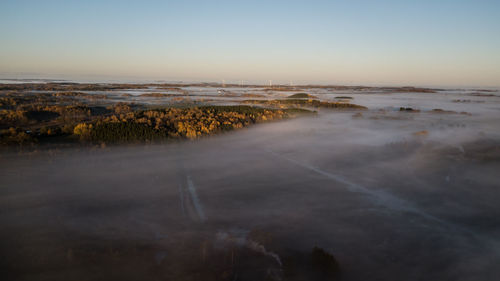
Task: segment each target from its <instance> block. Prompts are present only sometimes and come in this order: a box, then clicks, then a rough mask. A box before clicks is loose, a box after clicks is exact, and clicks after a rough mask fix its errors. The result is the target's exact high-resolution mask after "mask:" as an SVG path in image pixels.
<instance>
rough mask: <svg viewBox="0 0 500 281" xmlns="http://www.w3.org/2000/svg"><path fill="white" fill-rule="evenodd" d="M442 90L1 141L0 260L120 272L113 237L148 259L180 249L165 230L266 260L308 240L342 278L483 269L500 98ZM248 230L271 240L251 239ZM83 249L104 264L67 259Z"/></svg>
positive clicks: (176, 237)
mask: <svg viewBox="0 0 500 281" xmlns="http://www.w3.org/2000/svg"><path fill="white" fill-rule="evenodd" d="M450 95H451V94H448V95H447V94H442V95H437V96H435V98H433V97H434V96H432V94H394V95H380V97H379V98H376V97H374V96H373V95H362V94H358V95H353V96H354V101H353V102H354V103H357V104H361V105H365V106H368V107H369V108H370V110H368V111H364V112H363V113H362V114H357V115H356V112H334V111H328V110H320V112H319V114H318V116H317V117H308V118H299V119H295V120H288V121H282V122H276V123H269V124H259V125H257V126H254V127H252V128H249V129H243V130H240V131H236V132H232V133H228V134H224V135H220V136H216V137H210V138H205V139H202V140H198V141H187V142H182V143H172V144H167V145H149V146H148V145H145V146H143V145H140V146H124V147H108V148H95V149H91V150H88V149H82V148H80V149H65V150H60V151H57V152H47V151H42V152H38V153H26V154H14V153H13V154H5V155H2V158H1V160H0V165H1V169H0V185H1V191H0V223H1V225H2V228H1V230H0V241H1V242H0V243H1V249H2V250H1V251H2V259H1V261H0V262H1V265H2V267H4V268H5V269H6V271H7V272H9V273H10V274H11V276H12V278H11V279H12V280H16V279H17V280H20V279H24V278H29V279H32V280H38V279H44V278H49V279H53V280H55V279H64V278H63V277H64V276H66V277H68V276H70V277H68V278H67V279H81V278H85V279H87V280H88V279H99V278H100V277H102V276H106V277H108V278H109V277H110V276H111V277H113V276H115V277H116V278H118V277H117V276H119V277H120V278H123V276H122V275H113V274H112V273H110V272H111V271H113V272H115V271H122V272H125V273H127V274H132V273H129V272H134V269H133V268H134V263H136V261H135V260H134V261H131V262H130V263H126V262H123V261H121V263H119V264H118V265H116V264H115V263H113V262H110V261H109V260H112V257H114V256H113V255H110V254H109V253H108V252H109V251H111V252H113V251H118V252H119V251H120V248H127V246H124V245H128V244H130V243H138V244H141V243H147V245H149V246H148V247H149V248H148V250H147V251H145V253H146V254H143V255H142V256H141V258H142V259H143V260H145V261H148V262H149V261H150V262H151V263H152V264H154V266H158V267H161V266H165V265H164V264H162V261H165V260H167V258H168V257H169V256H176V255H179V253H178V252H175V250H174V248H173V247H174V246H172V245H177V244H179V245H180V244H183V245H184V244H186V243H194V242H192V241H193V240H196V241H198V240H199V241H209V242H207V243H213V244H214V245H216V244H217V243H220V240H221V239H222V240H228V237H230V241H232V243H235V244H237V245H240V246H242V245H246V246H245V247H247V248H248V249H250V250H252V251H253V250H255V251H257V252H258V251H260V252H259V253H262V254H263V255H268V256H269V258H270V259H272V260H271V261H270V263H269V264H270V266H275V267H277V266H279V265H280V264H281V260H280V255H285V254H286V253H288V252H289V251H302V252H307V251H309V250H310V249H311V248H312V247H314V246H319V247H321V248H323V249H326V250H327V251H329V252H330V253H332V254H333V255H334V256H335V258H336V259H337V260H338V262H339V264H340V267H341V269H342V274H343V275H342V276H343V280H367V279H375V280H422V279H424V280H495V277H496V276H498V274H500V269H499V268H498V263H499V262H500V245H499V243H500V240H499V239H498V237H500V227H499V226H500V216H499V215H500V206H499V205H498V202H499V200H500V190H498V186H499V183H500V181H499V180H498V177H497V174H498V171H500V161H499V160H500V123H499V122H498V119H499V114H500V111H499V108H500V106H499V103H498V101H497V100H496V99H497V98H495V97H493V98H491V97H481V99H484V100H486V101H485V102H484V103H472V102H467V103H455V102H452V101H453V100H454V99H458V98H460V97H458V98H457V96H455V95H451V96H450ZM457 95H463V94H462V93H460V94H457ZM400 106H403V107H413V108H416V109H421V110H422V111H421V112H420V113H411V112H400V111H399V110H398V109H399V107H400ZM434 108H442V109H445V110H453V111H456V112H457V113H432V112H430V110H432V109H434ZM381 109H383V110H381ZM461 111H466V112H468V113H470V114H460V113H459V112H461ZM256 231H257V232H258V233H264V234H265V236H266V237H267V236H269V237H272V239H271V240H272V241H270V242H269V241H264V240H265V239H262V241H259V240H258V239H256V238H254V237H251V238H250V236H249V235H250V234H249V233H255V232H256ZM264 234H263V235H264ZM258 237H259V236H258ZM253 243H255V244H253ZM226 246H227V245H226ZM226 246H224V245H222V247H226ZM87 248H90V249H98V250H95V252H96V254H95V255H97V256H99V255H106V257H107V258H106V259H107V260H106V262H104V263H103V264H105V265H106V268H103V267H99V265H95V267H93V268H89V267H88V265H89V263H88V262H83V261H82V263H75V262H71V261H72V260H74V259H75V257H78V256H79V255H82V254H81V253H82V251H83V252H84V250H82V249H87ZM108 248H109V250H108ZM150 248H151V249H152V250H151V249H150ZM127 249H128V248H127ZM175 249H177V248H175ZM93 251H94V250H93ZM139 252H140V250H139ZM103 253H105V254H103ZM197 253H198V252H197ZM91 256H92V255H91V254H89V253H86V258H87V259H91V258H90V257H91ZM68 260H70V261H68ZM277 260H279V261H280V262H279V263H280V264H277V262H276V261H277ZM100 261H102V260H100ZM236 262H237V261H236ZM82 264H83V265H82ZM90 264H92V263H90ZM110 264H111V265H114V266H115V267H112V266H111V267H110ZM138 267H139V265H136V271H139V272H141V274H146V273H147V274H150V275H151V276H147V277H154V278H159V276H157V275H155V274H157V273H155V272H150V271H140V270H139V269H138ZM106 270H109V271H110V272H106ZM103 272H106V273H103ZM145 272H146V273H145ZM68 274H69V275H68ZM126 276H127V275H126ZM128 276H129V277H130V279H133V276H132V275H128ZM240 278H241V276H240ZM125 279H127V278H125ZM243 279H244V278H243ZM243 279H242V280H243Z"/></svg>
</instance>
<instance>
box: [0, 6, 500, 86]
mask: <svg viewBox="0 0 500 281" xmlns="http://www.w3.org/2000/svg"><path fill="white" fill-rule="evenodd" d="M29 76H33V77H35V76H37V77H47V78H63V79H64V78H71V79H78V78H82V79H83V77H85V79H96V80H98V79H108V78H113V79H124V80H141V79H142V80H147V79H158V80H165V81H222V79H224V80H225V81H226V82H231V81H233V82H239V81H243V82H244V83H267V81H269V80H272V81H273V83H290V82H292V83H294V84H299V83H320V84H345V85H361V84H363V85H414V86H451V87H453V86H482V87H499V86H500V1H499V0H493V1H485V0H484V1H483V0H420V1H413V0H412V1H410V0H408V1H407V0H382V1H377V0H369V1H368V0H367V1H362V0H345V1H335V0H330V1H314V0H313V1H305V0H304V1H295V0H288V1H272V0H268V1H260V0H253V1H237V0H233V1H216V0H213V1H209V0H182V1H168V0H167V1H152V0H150V1H145V0H143V1H126V0H122V1H104V0H101V1H93V0H86V1H74V0H61V1H52V0H44V1H39V0H36V1H24V0H0V77H3V78H19V77H23V78H26V77H29ZM89 77H90V78H89Z"/></svg>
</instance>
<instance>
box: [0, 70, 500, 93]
mask: <svg viewBox="0 0 500 281" xmlns="http://www.w3.org/2000/svg"><path fill="white" fill-rule="evenodd" d="M4 81H12V82H14V81H19V82H23V81H26V82H27V81H39V82H41V83H42V82H49V81H55V82H56V83H65V82H69V83H96V84H100V83H124V84H128V83H130V84H143V83H144V84H162V83H166V84H168V83H172V84H173V83H180V84H196V83H206V84H222V82H223V81H222V80H208V79H193V80H188V79H168V78H159V77H156V78H147V77H131V76H129V77H123V76H121V77H120V76H102V75H82V76H79V77H68V76H66V75H50V74H38V75H34V74H2V73H0V83H4ZM240 82H241V83H240ZM224 83H225V84H226V85H239V84H241V85H243V86H246V85H258V86H267V85H269V80H267V81H266V80H249V81H246V80H245V81H244V80H226V79H224ZM272 85H273V86H290V81H279V80H272ZM291 85H292V86H308V85H311V86H347V87H356V86H359V87H415V88H433V89H445V90H446V89H448V90H449V89H464V90H467V89H496V90H500V86H495V85H490V86H489V85H465V84H464V85H419V84H396V83H394V84H388V83H362V82H360V83H355V82H353V83H348V82H340V81H339V82H336V81H331V82H329V81H316V82H311V81H292V84H291Z"/></svg>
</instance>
